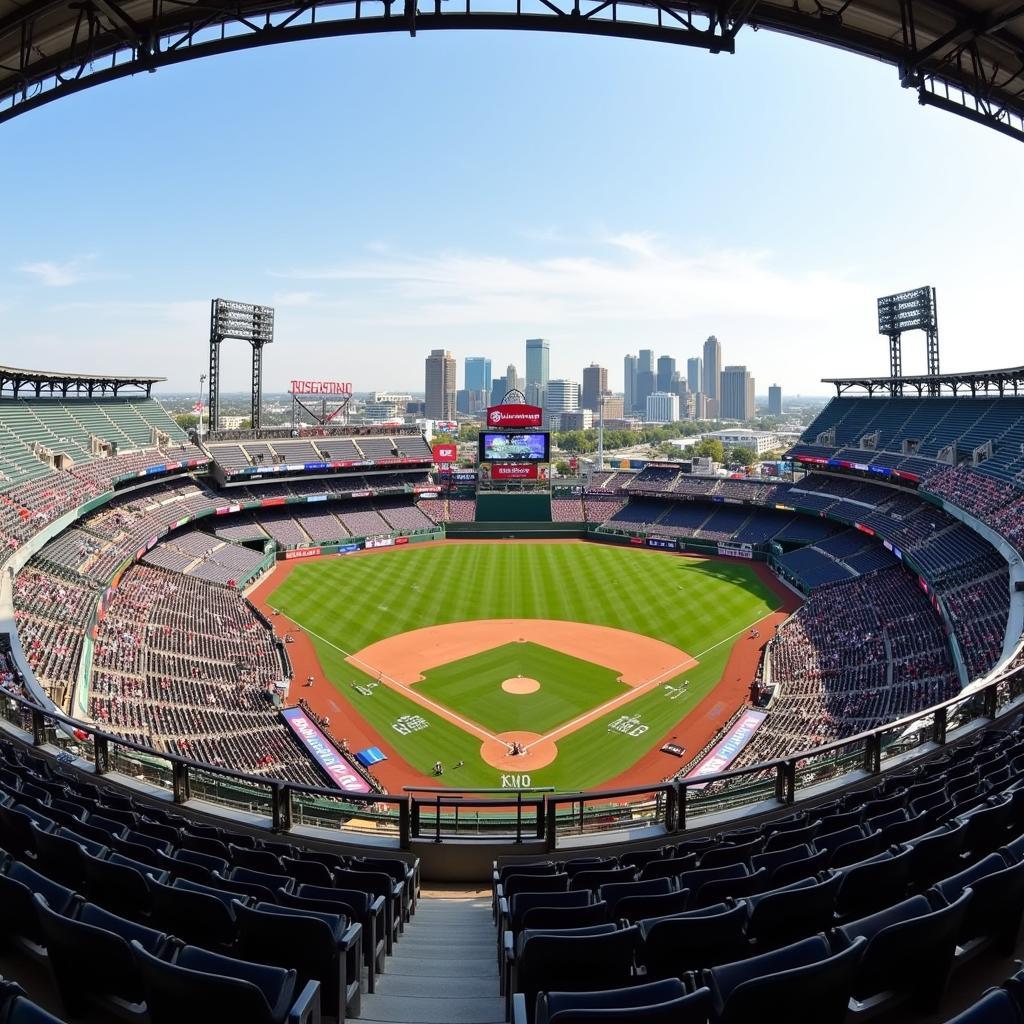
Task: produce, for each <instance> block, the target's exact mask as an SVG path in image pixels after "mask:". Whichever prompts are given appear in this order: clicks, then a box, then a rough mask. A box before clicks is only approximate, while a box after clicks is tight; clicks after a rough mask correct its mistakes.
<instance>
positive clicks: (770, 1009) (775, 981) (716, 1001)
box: [701, 936, 867, 1024]
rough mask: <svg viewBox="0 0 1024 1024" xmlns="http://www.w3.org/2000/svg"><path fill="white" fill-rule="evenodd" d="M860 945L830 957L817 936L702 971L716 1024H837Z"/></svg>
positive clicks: (842, 1014) (858, 941) (840, 1023)
mask: <svg viewBox="0 0 1024 1024" xmlns="http://www.w3.org/2000/svg"><path fill="white" fill-rule="evenodd" d="M866 945H867V940H866V939H863V938H858V939H855V940H854V942H853V943H852V944H851V945H850V946H849V947H848V948H847V949H844V950H842V951H841V952H839V953H835V954H833V953H832V952H831V950H830V949H829V945H828V943H827V942H826V941H825V939H824V938H822V937H820V936H818V937H816V938H810V939H804V940H802V941H801V942H797V943H794V944H793V945H791V946H783V947H782V948H781V949H776V950H773V951H772V952H770V953H762V954H761V955H760V956H753V957H750V958H749V959H746V960H741V961H738V962H736V963H731V964H723V965H721V966H718V967H712V968H710V969H708V970H705V971H703V972H702V975H701V977H702V979H703V982H704V984H705V985H706V986H707V987H708V988H709V989H710V990H711V997H712V1003H713V1008H714V1014H715V1020H716V1022H717V1024H749V1022H750V1021H753V1020H756V1021H757V1022H758V1024H843V1021H844V1019H845V1017H846V1009H847V1000H848V999H849V996H850V992H851V990H852V987H853V980H854V977H855V974H856V971H857V967H858V964H859V963H860V958H861V956H862V955H863V953H864V948H865V946H866Z"/></svg>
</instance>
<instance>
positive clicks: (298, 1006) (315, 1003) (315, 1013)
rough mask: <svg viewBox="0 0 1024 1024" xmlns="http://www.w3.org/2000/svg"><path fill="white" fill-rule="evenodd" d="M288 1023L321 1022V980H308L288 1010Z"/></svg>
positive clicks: (316, 1023)
mask: <svg viewBox="0 0 1024 1024" xmlns="http://www.w3.org/2000/svg"><path fill="white" fill-rule="evenodd" d="M288 1024H320V982H319V981H307V982H306V984H305V985H304V986H303V989H302V991H301V992H300V993H299V995H298V998H297V999H296V1000H295V1002H294V1003H292V1008H291V1009H290V1010H289V1011H288Z"/></svg>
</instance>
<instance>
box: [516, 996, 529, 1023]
mask: <svg viewBox="0 0 1024 1024" xmlns="http://www.w3.org/2000/svg"><path fill="white" fill-rule="evenodd" d="M528 1020H529V1018H528V1017H527V1015H526V996H524V995H523V993H522V992H516V993H515V995H513V996H512V1024H527V1021H528Z"/></svg>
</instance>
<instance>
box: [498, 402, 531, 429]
mask: <svg viewBox="0 0 1024 1024" xmlns="http://www.w3.org/2000/svg"><path fill="white" fill-rule="evenodd" d="M543 415H544V410H543V409H541V407H540V406H539V405H492V406H491V407H490V408H489V409H488V410H487V426H489V427H502V428H510V429H513V430H518V429H519V428H520V427H539V426H540V424H541V417H542V416H543Z"/></svg>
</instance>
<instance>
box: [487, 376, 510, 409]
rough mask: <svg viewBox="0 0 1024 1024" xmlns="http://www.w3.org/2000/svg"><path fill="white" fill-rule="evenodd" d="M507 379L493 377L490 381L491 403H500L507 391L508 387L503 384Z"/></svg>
mask: <svg viewBox="0 0 1024 1024" xmlns="http://www.w3.org/2000/svg"><path fill="white" fill-rule="evenodd" d="M507 380H508V378H507V377H495V378H494V380H492V381H491V403H490V404H491V405H501V402H502V399H504V397H505V392H506V391H508V387H507V386H506V384H505V382H506V381H507Z"/></svg>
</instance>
